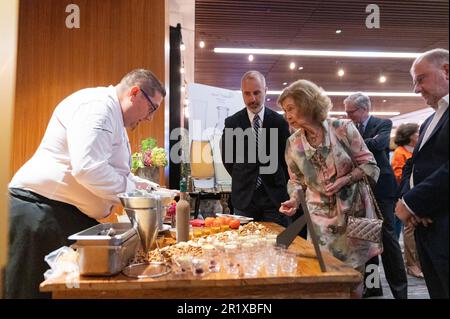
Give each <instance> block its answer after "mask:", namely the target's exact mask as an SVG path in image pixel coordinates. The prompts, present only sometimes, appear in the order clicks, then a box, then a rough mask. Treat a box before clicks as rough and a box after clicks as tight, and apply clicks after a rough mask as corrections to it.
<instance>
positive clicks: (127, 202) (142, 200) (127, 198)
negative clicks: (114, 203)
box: [117, 192, 157, 209]
mask: <svg viewBox="0 0 450 319" xmlns="http://www.w3.org/2000/svg"><path fill="white" fill-rule="evenodd" d="M117 197H119V198H120V201H121V203H122V205H123V206H124V207H125V208H131V209H149V208H156V206H157V198H156V197H155V196H154V195H152V194H151V193H146V194H144V193H138V192H132V193H121V194H118V195H117Z"/></svg>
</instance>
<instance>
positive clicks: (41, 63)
mask: <svg viewBox="0 0 450 319" xmlns="http://www.w3.org/2000/svg"><path fill="white" fill-rule="evenodd" d="M71 3H73V4H77V5H78V6H79V8H80V28H79V29H68V28H67V27H66V23H65V21H66V17H67V16H68V15H69V13H66V12H65V11H66V7H67V5H69V4H71ZM166 10H167V5H166V1H165V0H39V1H36V0H21V1H20V9H19V41H18V60H17V87H16V105H15V114H14V138H13V154H12V165H11V166H12V167H11V176H12V175H13V174H14V173H15V172H16V171H17V170H18V169H19V168H20V167H21V166H22V165H23V164H24V163H25V162H26V161H27V160H28V159H29V158H30V157H31V156H32V155H33V153H34V151H35V150H36V148H37V147H38V146H39V143H40V141H41V139H42V137H43V135H44V132H45V129H46V127H47V124H48V121H49V120H50V117H51V114H52V112H53V110H54V108H55V107H56V105H57V104H58V103H59V102H60V101H61V100H62V99H63V98H64V97H66V96H68V95H70V94H71V93H73V92H74V91H76V90H79V89H82V88H86V87H96V86H108V85H110V84H113V85H115V84H117V83H118V82H119V81H120V79H121V78H122V76H123V75H125V74H126V73H127V72H128V71H130V70H132V69H134V68H146V69H150V70H152V71H153V72H154V73H155V74H156V75H157V76H158V78H159V79H160V80H161V81H162V82H163V83H164V82H165V80H166V79H165V64H166V63H168V62H167V61H166V55H165V51H164V45H165V41H166V39H165V37H166V30H165V28H166V23H167V22H166V19H167V14H166ZM128 133H129V137H130V143H131V146H132V149H133V150H136V149H137V146H138V145H139V141H140V140H141V139H142V138H144V137H148V136H153V137H156V138H157V139H158V144H159V145H160V146H164V107H163V106H162V107H160V108H159V110H158V112H157V114H156V115H155V117H154V119H153V121H152V122H146V123H141V124H140V126H139V127H138V128H137V129H135V130H134V131H133V132H130V131H129V132H128ZM162 181H163V176H161V182H162Z"/></svg>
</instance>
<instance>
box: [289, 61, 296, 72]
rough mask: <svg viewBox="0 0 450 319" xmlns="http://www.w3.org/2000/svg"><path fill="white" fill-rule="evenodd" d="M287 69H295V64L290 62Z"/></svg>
mask: <svg viewBox="0 0 450 319" xmlns="http://www.w3.org/2000/svg"><path fill="white" fill-rule="evenodd" d="M289 69H291V70H293V69H295V62H291V64H289Z"/></svg>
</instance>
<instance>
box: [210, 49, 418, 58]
mask: <svg viewBox="0 0 450 319" xmlns="http://www.w3.org/2000/svg"><path fill="white" fill-rule="evenodd" d="M214 53H229V54H263V55H290V56H326V57H329V56H333V57H356V58H405V59H415V58H417V57H418V56H420V55H421V53H415V52H384V51H326V50H288V49H249V48H248V49H246V48H214Z"/></svg>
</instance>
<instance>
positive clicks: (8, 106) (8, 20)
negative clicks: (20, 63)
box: [0, 0, 19, 299]
mask: <svg viewBox="0 0 450 319" xmlns="http://www.w3.org/2000/svg"><path fill="white" fill-rule="evenodd" d="M18 21H19V0H10V1H0V34H1V35H2V41H0V56H1V57H2V60H1V61H2V63H1V68H0V110H1V116H0V127H1V128H2V134H0V150H2V156H1V158H0V299H1V298H2V297H4V296H2V294H3V278H2V276H3V270H4V267H5V265H6V262H7V256H8V238H9V236H8V225H9V222H8V197H9V196H8V192H7V185H8V183H9V167H10V150H11V141H12V138H11V137H12V119H13V110H14V87H15V83H16V81H15V78H16V57H17V37H18V30H17V27H18Z"/></svg>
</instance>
